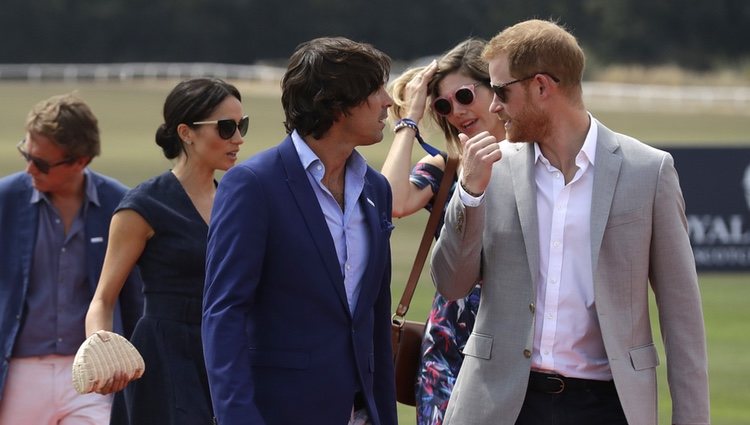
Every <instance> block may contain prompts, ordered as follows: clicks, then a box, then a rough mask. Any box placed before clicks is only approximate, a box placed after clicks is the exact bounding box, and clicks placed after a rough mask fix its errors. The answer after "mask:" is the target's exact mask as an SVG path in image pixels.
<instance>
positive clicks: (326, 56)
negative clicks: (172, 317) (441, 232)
mask: <svg viewBox="0 0 750 425" xmlns="http://www.w3.org/2000/svg"><path fill="white" fill-rule="evenodd" d="M389 70H390V59H389V58H388V57H387V56H386V55H385V54H383V53H382V52H380V51H378V50H376V49H374V48H373V47H372V46H369V45H366V44H361V43H356V42H353V41H351V40H347V39H345V38H322V39H316V40H312V41H309V42H307V43H303V44H302V45H300V46H299V48H298V49H297V51H296V52H295V53H294V55H293V56H292V58H291V59H290V64H289V67H288V69H287V72H286V74H285V76H284V79H283V82H282V92H283V93H282V104H283V106H284V111H285V114H286V122H285V125H286V129H287V132H288V136H287V137H286V138H285V139H284V141H282V142H281V144H279V145H278V146H276V147H274V148H272V149H269V150H267V151H265V152H261V153H259V154H257V155H255V156H254V157H252V158H250V159H249V160H247V161H245V162H244V163H242V164H239V165H237V166H235V167H234V168H233V169H231V170H230V171H228V172H227V174H226V175H224V177H223V179H222V180H221V183H220V184H219V188H218V190H217V192H216V199H215V201H214V210H213V214H212V216H211V224H210V227H209V235H208V250H207V261H206V286H205V296H204V307H203V347H204V353H205V356H206V368H207V371H208V380H209V386H210V388H211V397H212V401H213V405H214V412H215V414H216V417H217V420H218V423H219V424H222V425H231V424H248V423H253V424H256V423H257V424H261V423H262V424H266V425H274V424H278V425H290V424H307V423H315V424H341V425H345V424H350V425H355V424H357V425H361V424H372V425H393V424H395V423H396V421H397V419H396V396H395V386H394V381H393V364H392V361H393V360H392V357H391V345H390V344H391V341H390V311H391V308H390V304H391V301H390V298H391V295H390V277H391V259H390V233H391V229H392V227H393V225H392V224H391V191H390V187H389V186H388V182H387V181H386V180H385V178H384V177H383V176H382V175H381V174H380V173H378V172H377V171H375V170H373V169H372V168H370V167H369V166H367V164H366V162H365V160H364V158H362V156H360V155H359V154H358V153H357V151H356V150H355V148H357V147H359V146H367V145H371V144H375V143H378V142H379V141H380V140H381V139H382V138H383V128H384V126H385V124H384V120H385V118H386V112H387V109H388V107H389V106H390V105H391V103H392V100H391V98H390V96H388V94H387V93H386V92H385V89H384V84H385V82H386V81H387V79H388V72H389Z"/></svg>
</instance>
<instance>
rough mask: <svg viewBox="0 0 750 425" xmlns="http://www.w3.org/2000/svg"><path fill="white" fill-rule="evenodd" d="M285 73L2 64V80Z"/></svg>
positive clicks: (249, 68) (214, 67)
mask: <svg viewBox="0 0 750 425" xmlns="http://www.w3.org/2000/svg"><path fill="white" fill-rule="evenodd" d="M281 75H283V70H282V69H279V68H277V67H272V66H266V65H231V64H222V63H117V64H10V65H7V64H6V65H4V64H0V80H27V81H45V80H65V81H77V80H98V81H109V80H133V79H161V78H167V79H184V78H195V77H217V78H222V79H233V80H270V79H278V78H280V77H281Z"/></svg>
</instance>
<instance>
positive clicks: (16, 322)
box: [0, 170, 143, 397]
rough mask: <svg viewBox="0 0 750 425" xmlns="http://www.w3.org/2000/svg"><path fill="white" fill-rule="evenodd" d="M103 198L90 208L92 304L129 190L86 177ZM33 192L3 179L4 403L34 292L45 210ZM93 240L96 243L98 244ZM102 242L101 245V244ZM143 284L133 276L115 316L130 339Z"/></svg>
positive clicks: (26, 180)
mask: <svg viewBox="0 0 750 425" xmlns="http://www.w3.org/2000/svg"><path fill="white" fill-rule="evenodd" d="M86 178H90V179H92V180H93V182H94V184H95V185H96V191H97V194H98V196H99V204H100V205H99V206H98V207H97V206H96V205H94V204H90V205H89V209H88V211H87V213H86V223H85V232H86V240H87V241H89V242H88V244H87V246H86V268H87V282H88V287H89V289H90V294H89V298H91V297H93V296H94V291H95V290H96V285H97V283H98V282H99V274H100V273H101V271H102V263H103V262H104V253H105V251H106V249H107V240H108V239H109V222H110V220H111V219H112V212H113V211H114V210H115V207H117V204H119V203H120V199H121V198H122V196H123V195H124V194H125V191H126V190H127V187H126V186H125V185H123V184H122V183H120V182H118V181H117V180H114V179H111V178H109V177H106V176H103V175H101V174H97V173H94V172H93V171H90V170H87V171H86ZM32 193H33V186H32V185H31V177H30V176H29V175H28V174H26V173H16V174H12V175H9V176H6V177H3V178H2V179H0V347H2V354H3V359H2V365H0V397H2V389H3V387H4V386H5V378H6V376H7V374H8V360H9V359H10V356H11V353H12V351H13V345H14V343H15V340H16V336H17V334H18V330H19V328H20V326H21V319H22V314H23V308H24V305H25V304H26V295H27V290H28V287H29V273H30V269H31V257H32V255H33V253H34V244H35V243H36V231H37V227H38V226H37V220H38V218H39V207H38V205H33V204H31V203H30V200H31V195H32ZM92 238H95V239H94V240H92ZM98 238H101V239H98ZM142 289H143V282H142V281H141V278H140V274H139V273H138V270H137V269H136V270H134V271H133V273H131V275H130V277H129V278H128V280H127V281H126V282H125V285H124V286H123V288H122V292H121V293H120V298H119V306H118V307H117V310H116V311H115V315H114V329H115V331H116V332H118V333H122V334H124V335H125V336H126V337H129V336H130V334H131V333H132V331H133V328H134V327H135V323H136V322H137V321H138V318H139V317H141V314H142V312H143V295H142Z"/></svg>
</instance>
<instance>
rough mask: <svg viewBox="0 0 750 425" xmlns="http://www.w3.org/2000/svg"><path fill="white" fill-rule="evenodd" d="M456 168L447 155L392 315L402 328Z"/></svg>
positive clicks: (452, 157)
mask: <svg viewBox="0 0 750 425" xmlns="http://www.w3.org/2000/svg"><path fill="white" fill-rule="evenodd" d="M457 167H458V157H455V156H452V155H450V154H448V158H447V160H446V164H445V171H443V178H442V179H441V180H440V188H439V189H438V193H437V195H435V201H434V202H433V203H432V211H431V212H430V218H429V219H428V220H427V225H426V226H425V229H424V233H423V234H422V241H421V242H420V244H419V250H418V251H417V256H416V257H415V258H414V265H413V266H412V268H411V273H410V274H409V279H408V280H407V281H406V287H405V288H404V294H403V295H402V296H401V301H399V303H398V307H397V308H396V312H395V313H394V314H393V318H392V319H393V322H394V323H396V324H399V325H401V326H403V322H404V316H406V312H407V311H409V304H410V303H411V298H412V297H413V296H414V290H415V289H416V288H417V283H418V282H419V276H420V275H421V274H422V269H423V268H424V262H425V260H426V259H427V252H428V251H429V250H430V246H431V245H432V240H433V239H434V238H435V232H436V231H437V226H438V224H439V223H440V219H441V217H442V215H443V209H444V208H445V202H446V200H447V199H448V192H449V191H450V188H451V186H452V184H453V176H454V175H455V174H456V168H457Z"/></svg>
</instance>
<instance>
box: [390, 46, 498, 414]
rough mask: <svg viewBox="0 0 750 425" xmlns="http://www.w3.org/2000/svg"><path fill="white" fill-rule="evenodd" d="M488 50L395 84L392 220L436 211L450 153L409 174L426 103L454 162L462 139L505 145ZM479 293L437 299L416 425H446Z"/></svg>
mask: <svg viewBox="0 0 750 425" xmlns="http://www.w3.org/2000/svg"><path fill="white" fill-rule="evenodd" d="M484 46H485V41H484V40H480V39H476V38H470V39H467V40H465V41H463V42H461V43H459V44H458V45H456V46H455V47H454V48H452V49H451V50H449V51H448V52H447V53H445V54H444V55H443V56H442V57H440V58H439V59H437V60H435V61H433V62H432V63H430V64H429V65H427V66H425V67H421V68H412V69H409V70H407V71H405V72H404V73H403V74H402V75H401V76H400V77H399V78H397V79H396V80H394V81H393V83H392V84H391V86H390V92H391V96H392V97H393V101H394V107H393V108H392V109H391V117H392V118H395V119H396V120H397V124H396V127H395V128H396V130H395V131H396V135H395V136H394V139H393V145H392V146H391V149H390V151H389V152H388V156H387V157H386V160H385V163H384V164H383V170H382V172H383V175H385V176H386V178H387V179H388V182H389V183H390V184H391V189H392V190H393V216H394V217H405V216H408V215H411V214H414V213H415V212H417V211H419V210H420V209H422V208H425V209H427V210H431V209H432V203H433V198H434V196H435V195H436V194H437V191H438V188H439V186H440V181H441V179H442V177H443V170H444V169H445V164H446V158H447V154H446V153H445V152H441V153H440V154H438V155H431V154H430V155H426V156H425V157H423V158H422V159H421V160H420V161H419V162H417V164H416V165H415V166H414V167H413V168H412V166H411V153H412V146H413V144H414V140H415V138H416V136H417V131H418V125H419V123H420V121H421V120H422V118H423V116H424V113H425V112H426V109H427V108H426V104H427V101H428V100H429V101H430V108H429V112H430V115H431V116H432V119H433V120H434V121H435V123H437V125H438V126H439V127H440V129H441V130H442V132H443V134H444V135H445V138H446V144H447V150H448V151H450V152H451V153H452V154H453V155H459V156H460V155H461V151H462V143H461V140H460V137H459V134H462V135H464V136H465V137H466V138H467V139H468V138H472V137H488V136H493V137H495V138H496V139H497V140H502V139H504V138H505V129H504V127H503V122H502V121H500V119H499V118H498V117H497V115H496V114H493V113H491V112H490V111H489V107H490V103H491V102H492V97H493V93H492V90H491V88H490V77H489V73H488V70H487V64H486V63H485V62H484V61H483V60H482V58H481V54H482V49H483V48H484ZM464 136H462V137H464ZM459 172H460V170H459ZM453 181H454V183H455V182H456V181H457V178H456V177H454V179H453ZM453 190H454V188H451V192H450V193H453ZM449 199H450V196H449ZM438 232H439V230H438ZM437 236H438V235H435V237H436V238H437ZM479 293H480V284H479V282H477V285H476V286H475V287H474V289H473V290H472V292H471V293H470V294H469V295H468V296H466V297H465V298H463V299H460V300H457V301H447V300H446V299H445V298H443V297H442V296H441V295H440V294H438V293H437V292H436V293H435V297H434V299H433V303H432V310H431V311H430V315H429V317H428V319H427V326H426V329H425V335H424V340H423V341H422V356H421V364H420V369H419V376H418V382H417V388H416V395H417V423H418V424H419V425H427V424H430V425H440V424H442V423H443V415H444V414H445V409H446V407H447V405H448V399H449V398H450V394H451V391H452V389H453V384H454V383H455V381H456V377H457V376H458V371H459V369H460V368H461V363H462V361H463V355H462V354H461V352H462V350H463V348H464V346H465V345H466V341H467V340H468V338H469V335H470V334H471V331H472V329H473V328H474V319H475V318H476V314H477V309H478V308H479Z"/></svg>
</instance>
